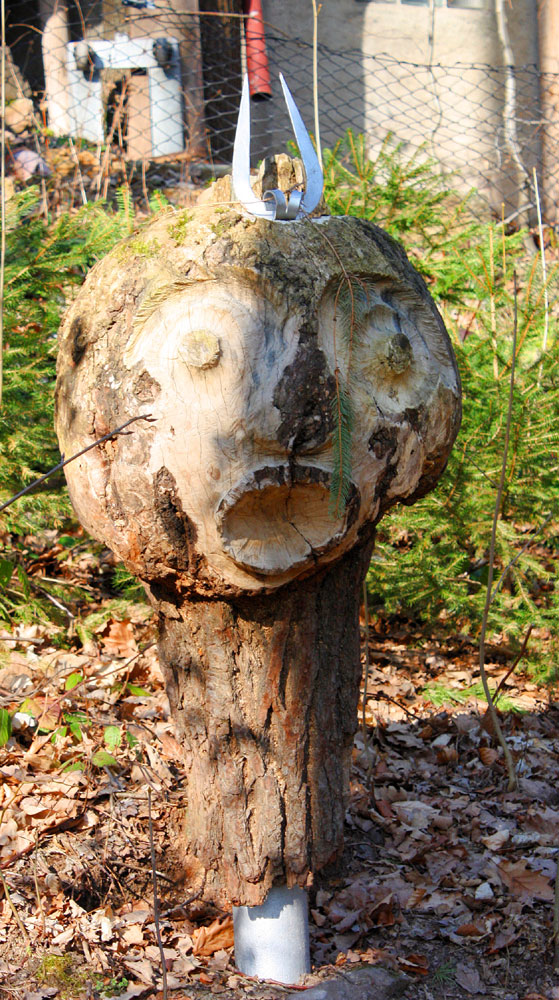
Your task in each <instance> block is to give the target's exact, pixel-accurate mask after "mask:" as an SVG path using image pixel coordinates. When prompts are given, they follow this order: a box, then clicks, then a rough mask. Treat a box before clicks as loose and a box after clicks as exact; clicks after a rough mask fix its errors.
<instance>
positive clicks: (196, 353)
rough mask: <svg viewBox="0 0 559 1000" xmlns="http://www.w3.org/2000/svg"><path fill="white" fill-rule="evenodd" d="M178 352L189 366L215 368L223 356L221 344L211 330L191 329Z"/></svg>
mask: <svg viewBox="0 0 559 1000" xmlns="http://www.w3.org/2000/svg"><path fill="white" fill-rule="evenodd" d="M178 353H179V357H180V358H181V360H182V361H184V363H185V365H188V367H189V368H202V369H204V368H214V367H215V365H217V363H218V362H219V359H220V357H221V345H220V343H219V338H218V337H216V335H215V333H211V331H210V330H190V332H189V333H188V334H187V335H186V336H185V338H184V340H183V341H182V342H181V345H180V347H179V352H178Z"/></svg>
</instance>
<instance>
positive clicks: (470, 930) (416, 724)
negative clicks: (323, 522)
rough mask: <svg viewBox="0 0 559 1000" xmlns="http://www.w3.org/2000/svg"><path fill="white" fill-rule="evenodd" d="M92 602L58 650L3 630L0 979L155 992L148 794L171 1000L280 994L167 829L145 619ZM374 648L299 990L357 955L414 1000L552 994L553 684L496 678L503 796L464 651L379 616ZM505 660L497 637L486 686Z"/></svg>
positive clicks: (132, 608) (151, 627)
mask: <svg viewBox="0 0 559 1000" xmlns="http://www.w3.org/2000/svg"><path fill="white" fill-rule="evenodd" d="M45 563H47V564H48V561H47V560H45ZM94 569H95V560H91V559H90V558H88V559H86V560H85V562H84V563H83V564H82V565H81V567H80V573H81V577H80V583H84V582H85V583H86V585H87V586H89V587H91V588H92V590H94V589H95V578H93V579H92V573H93V570H94ZM51 572H52V570H51ZM65 572H68V567H66V568H65ZM96 614H97V619H95V615H91V614H90V618H93V619H94V620H93V621H92V623H91V627H90V628H88V629H87V630H86V631H83V632H82V634H81V636H78V635H77V634H76V637H75V640H74V642H73V643H72V645H71V648H70V649H67V648H66V649H64V648H60V643H59V642H57V641H53V640H54V639H56V636H55V635H54V634H53V630H52V629H51V628H48V627H42V626H39V625H32V626H30V625H27V626H22V625H18V626H14V627H13V628H11V629H10V628H0V651H1V654H0V655H1V659H0V706H1V708H2V709H3V710H4V712H5V713H6V715H9V717H10V720H11V727H12V728H11V735H10V736H9V738H6V741H5V742H4V745H3V746H2V747H1V748H0V872H1V875H2V881H1V883H0V977H1V981H2V983H3V986H2V988H3V989H6V990H7V992H8V994H9V993H10V992H12V993H13V995H14V996H15V995H17V996H18V997H21V998H22V1000H36V997H39V996H40V997H42V998H45V997H47V996H60V997H61V998H64V997H68V998H71V997H82V996H83V997H99V998H101V997H105V996H111V995H120V996H121V997H124V998H125V1000H132V998H133V997H140V996H141V997H154V998H155V997H159V996H160V995H161V989H162V976H161V960H162V959H161V954H160V951H159V948H158V945H157V936H156V926H155V922H154V908H153V895H152V870H151V861H150V841H149V832H148V816H149V803H148V788H150V789H151V815H152V821H153V828H154V846H155V852H156V858H157V869H156V873H157V879H158V895H159V906H160V911H161V916H160V928H161V935H162V939H163V946H164V961H165V967H166V973H167V986H168V990H169V991H170V995H171V996H173V997H176V998H177V1000H186V998H190V1000H192V998H194V997H198V996H205V997H209V996H213V995H214V994H216V993H217V994H219V993H222V994H223V995H224V997H231V998H233V997H239V996H241V995H243V996H244V995H246V994H250V995H251V996H254V997H256V998H262V1000H266V998H269V997H279V996H283V995H285V989H282V988H281V987H279V986H277V985H276V986H274V985H272V984H264V983H256V982H255V981H253V980H251V979H248V978H247V977H245V976H242V975H241V974H240V973H238V971H237V970H236V968H235V965H234V956H233V947H232V946H233V929H232V919H231V914H230V913H225V912H221V911H218V910H217V909H216V908H215V907H212V906H210V905H208V904H205V903H204V902H203V901H202V899H201V898H200V895H199V883H200V880H199V878H198V889H197V874H198V873H197V870H196V864H195V862H193V864H192V866H191V868H190V869H188V866H187V867H186V868H185V867H184V864H182V866H181V865H179V864H178V861H177V854H176V852H175V850H174V845H173V843H172V835H171V834H170V832H169V831H170V829H171V828H172V822H173V819H176V816H177V815H178V814H179V813H180V811H181V810H182V809H183V808H184V806H185V797H184V788H183V777H184V771H183V759H182V754H183V752H182V748H181V745H180V742H179V741H178V740H177V738H176V736H175V734H174V731H173V726H172V723H171V720H170V717H169V705H168V701H167V697H166V694H165V690H164V684H163V678H162V675H161V672H160V669H159V665H158V660H157V650H156V645H155V639H156V636H155V624H154V621H153V619H152V617H151V614H150V612H149V610H148V608H147V607H146V605H143V604H132V603H130V602H128V603H127V604H126V607H125V608H124V609H122V608H121V609H120V611H119V610H118V609H116V608H115V607H113V606H112V605H111V604H110V602H108V601H107V600H106V599H105V598H104V597H103V595H102V592H101V591H100V590H99V598H98V608H97V609H96ZM369 653H370V671H369V680H368V686H367V702H366V705H365V706H364V707H363V704H362V703H361V704H360V707H359V713H360V718H359V728H358V731H357V735H356V738H355V745H354V750H353V762H352V772H351V783H350V799H349V803H348V810H347V815H346V843H345V849H344V854H343V857H342V859H341V860H340V862H339V863H337V864H336V865H333V866H332V867H331V868H330V869H328V870H326V871H323V872H320V873H318V874H317V876H316V879H315V883H314V885H313V886H312V888H311V890H310V930H311V954H312V962H313V973H312V974H311V975H310V976H309V977H308V981H307V984H306V985H308V986H313V985H316V984H317V983H318V982H321V981H322V980H324V979H328V978H331V977H332V976H336V975H340V974H342V973H343V970H344V967H346V968H347V969H349V968H351V967H353V966H357V965H358V964H359V963H363V962H364V963H369V964H373V965H374V964H380V965H381V966H384V967H386V968H387V969H392V970H394V971H398V972H401V973H404V974H405V975H406V976H407V977H408V982H407V986H406V989H405V993H404V995H405V996H406V997H409V998H410V1000H411V998H413V1000H416V998H417V1000H420V998H421V1000H438V998H443V997H445V998H446V997H448V998H450V997H468V996H473V997H481V998H483V997H499V998H500V1000H534V998H536V997H538V998H540V997H544V998H546V1000H557V998H558V997H559V988H558V986H557V979H556V977H555V976H554V973H553V968H552V959H553V940H552V925H553V894H554V882H555V878H556V861H557V850H558V845H559V788H557V782H556V773H557V757H558V755H559V735H558V722H559V711H558V707H557V705H556V704H555V703H554V701H553V691H552V689H550V688H545V689H543V688H542V689H538V687H537V686H536V685H535V684H534V683H532V682H531V681H530V680H529V679H528V678H526V677H524V676H523V675H521V674H518V673H515V674H513V675H511V676H509V677H508V678H507V679H506V681H505V685H504V691H505V694H506V696H507V698H508V699H509V701H510V702H512V703H513V705H514V706H515V708H516V709H517V711H512V712H509V713H507V714H506V715H503V716H502V721H503V724H504V727H505V731H506V734H507V739H508V741H509V745H510V747H511V750H512V752H513V754H514V757H515V763H516V768H517V772H518V775H519V789H518V791H515V792H507V791H506V790H505V788H506V773H505V770H504V764H503V760H502V753H501V750H500V748H499V747H498V746H497V745H494V742H493V740H492V737H491V732H490V731H488V727H487V723H486V715H485V713H486V705H485V703H484V702H483V700H482V699H481V698H480V697H479V693H478V689H477V687H476V682H477V680H478V679H479V677H478V674H477V666H476V664H477V654H476V650H475V648H474V646H473V645H472V644H471V643H470V642H469V641H467V640H466V641H465V640H464V638H463V637H460V636H454V637H450V638H449V637H448V636H447V637H446V638H437V636H436V635H434V634H430V633H429V632H428V631H427V630H426V629H424V628H420V627H419V626H418V625H417V624H416V623H414V622H411V621H407V620H406V619H395V618H392V619H391V620H384V619H382V618H379V619H376V620H375V621H374V623H372V627H371V629H370V640H369ZM510 659H511V653H510V650H508V649H507V648H506V647H503V648H500V647H499V646H498V644H497V645H496V646H495V647H494V648H492V650H491V653H490V658H489V660H490V661H489V664H488V670H489V674H490V679H491V683H492V685H495V686H496V685H497V684H498V683H499V681H500V680H501V679H502V678H504V677H505V675H506V673H507V664H508V662H509V660H510ZM363 717H364V723H365V725H364V726H363V724H362V723H363ZM6 735H7V734H6ZM53 956H54V958H57V957H58V956H60V958H61V959H62V958H64V961H66V959H67V957H68V956H69V965H68V969H70V971H68V969H66V971H61V970H59V972H58V973H57V974H55V973H54V972H52V970H51V971H48V973H47V972H45V970H46V969H47V970H48V969H50V966H49V959H51V958H53ZM65 968H66V967H65ZM53 990H54V992H53ZM49 991H50V992H49Z"/></svg>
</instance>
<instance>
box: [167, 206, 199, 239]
mask: <svg viewBox="0 0 559 1000" xmlns="http://www.w3.org/2000/svg"><path fill="white" fill-rule="evenodd" d="M193 218H194V216H193V214H192V212H186V211H184V212H179V215H178V218H177V219H176V222H175V224H174V225H173V226H169V229H168V233H169V236H170V237H171V239H172V240H174V241H175V243H182V242H183V241H184V240H185V239H186V234H187V232H188V227H189V225H190V223H191V222H192V219H193Z"/></svg>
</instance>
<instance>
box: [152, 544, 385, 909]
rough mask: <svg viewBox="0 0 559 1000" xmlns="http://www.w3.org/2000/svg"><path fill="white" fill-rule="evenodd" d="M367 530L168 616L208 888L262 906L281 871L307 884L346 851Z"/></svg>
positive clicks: (175, 707)
mask: <svg viewBox="0 0 559 1000" xmlns="http://www.w3.org/2000/svg"><path fill="white" fill-rule="evenodd" d="M367 535H368V537H367V539H366V541H363V542H362V543H361V544H360V545H359V546H358V547H357V548H355V549H353V550H352V551H351V552H350V553H348V554H347V555H346V556H345V557H344V558H343V559H342V560H341V561H340V562H339V563H336V564H335V565H334V566H331V567H329V568H328V570H327V571H325V572H322V573H320V574H317V575H316V576H312V577H310V578H308V579H306V580H304V581H297V582H296V583H294V584H291V585H289V586H287V587H284V588H282V589H280V590H278V591H276V593H274V594H268V595H265V596H258V597H254V596H252V597H247V598H243V599H237V600H200V601H196V602H194V601H190V602H188V603H187V604H185V605H184V606H183V607H182V608H181V609H180V617H177V618H176V619H173V618H170V617H168V616H163V615H161V616H160V628H161V639H160V647H159V648H160V654H161V661H162V666H163V669H164V673H165V677H166V682H167V690H168V693H169V699H170V703H171V711H172V714H173V717H174V719H175V722H176V726H177V729H178V731H179V733H180V736H181V739H182V741H183V744H184V747H185V751H186V764H187V772H188V808H187V813H186V817H185V821H184V828H183V831H182V837H183V838H184V841H183V842H186V850H187V852H188V853H189V854H191V855H194V856H195V857H196V858H197V859H198V861H200V862H201V863H202V864H203V865H204V868H205V870H206V884H205V892H204V895H205V896H206V898H212V899H214V900H216V901H217V902H220V903H223V902H225V901H226V900H229V901H231V902H233V903H234V904H236V905H249V906H254V905H258V904H260V903H262V902H263V901H264V899H265V897H266V894H267V892H268V890H269V888H270V887H271V885H272V884H273V883H274V882H278V881H279V882H282V883H287V885H289V886H292V885H294V884H299V885H305V884H307V882H308V880H309V878H310V877H312V874H313V872H315V871H317V870H318V869H319V868H321V867H323V866H324V865H325V864H327V863H328V862H329V861H331V860H333V859H334V858H335V857H336V856H337V854H338V853H339V852H340V850H341V847H342V836H343V823H344V815H345V808H346V801H347V781H348V772H349V759H350V754H351V747H352V740H353V734H354V731H355V728H356V718H357V715H356V709H357V701H358V696H359V682H360V677H361V667H360V657H359V622H358V612H359V603H360V595H361V587H362V583H363V579H364V576H365V573H366V571H367V566H368V564H369V559H370V553H371V550H372V546H373V539H372V529H371V528H369V529H368V531H367ZM167 607H168V606H167Z"/></svg>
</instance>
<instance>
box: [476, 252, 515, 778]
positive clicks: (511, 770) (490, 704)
mask: <svg viewBox="0 0 559 1000" xmlns="http://www.w3.org/2000/svg"><path fill="white" fill-rule="evenodd" d="M517 331H518V311H517V284H516V272H515V273H514V324H513V333H512V359H511V368H510V380H509V398H508V408H507V423H506V428H505V440H504V444H503V461H502V463H501V476H500V479H499V485H498V487H497V496H496V498H495V511H494V514H493V525H492V528H491V542H490V545H489V560H488V562H489V566H488V575H487V593H486V597H485V607H484V609H483V618H482V622H481V635H480V639H479V672H480V675H481V683H482V685H483V690H484V693H485V697H486V699H487V711H488V713H489V718H490V719H491V725H492V728H493V732H494V734H495V736H496V737H497V740H498V742H499V744H500V746H501V748H502V750H503V754H504V757H505V763H506V766H507V774H508V778H509V784H508V788H509V791H513V789H514V788H516V787H517V785H518V779H517V776H516V770H515V767H514V761H513V759H512V754H511V752H510V750H509V747H508V744H507V741H506V739H505V737H504V735H503V731H502V729H501V726H500V724H499V719H498V717H497V710H496V708H495V703H494V701H493V696H492V694H491V690H490V688H489V681H488V679H487V672H486V670H485V636H486V633H487V621H488V618H489V608H490V607H491V601H492V600H493V596H494V593H493V589H492V585H493V572H494V569H495V540H496V537H497V524H498V522H499V514H500V511H501V500H502V497H503V489H504V486H505V476H506V472H507V459H508V450H509V441H510V428H511V421H512V403H513V399H514V373H515V368H516V337H517Z"/></svg>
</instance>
